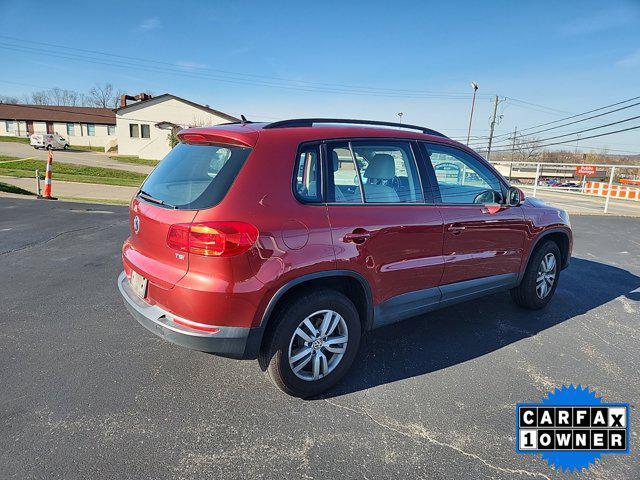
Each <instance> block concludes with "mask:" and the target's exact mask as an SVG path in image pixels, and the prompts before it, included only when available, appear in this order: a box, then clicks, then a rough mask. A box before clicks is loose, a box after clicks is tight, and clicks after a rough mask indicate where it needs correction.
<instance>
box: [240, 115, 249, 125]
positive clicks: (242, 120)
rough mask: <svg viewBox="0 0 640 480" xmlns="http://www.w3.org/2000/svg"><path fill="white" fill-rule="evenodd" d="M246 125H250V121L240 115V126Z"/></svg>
mask: <svg viewBox="0 0 640 480" xmlns="http://www.w3.org/2000/svg"><path fill="white" fill-rule="evenodd" d="M245 123H249V121H248V120H247V118H246V117H245V116H244V115H240V124H241V125H244V124H245Z"/></svg>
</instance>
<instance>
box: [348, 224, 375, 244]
mask: <svg viewBox="0 0 640 480" xmlns="http://www.w3.org/2000/svg"><path fill="white" fill-rule="evenodd" d="M369 237H371V232H367V231H366V230H364V229H361V228H356V229H355V230H354V231H353V232H351V233H347V234H345V236H344V237H343V240H344V241H345V242H347V243H356V244H361V243H364V242H366V241H367V239H368V238H369Z"/></svg>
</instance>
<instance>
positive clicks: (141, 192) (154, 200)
mask: <svg viewBox="0 0 640 480" xmlns="http://www.w3.org/2000/svg"><path fill="white" fill-rule="evenodd" d="M138 196H139V197H142V198H144V199H145V200H147V201H149V202H152V203H157V204H158V205H164V206H165V207H169V208H174V209H177V208H178V207H176V206H175V205H171V204H170V203H167V202H165V201H164V200H160V199H159V198H155V197H154V196H153V195H149V194H148V193H147V192H145V191H144V190H138Z"/></svg>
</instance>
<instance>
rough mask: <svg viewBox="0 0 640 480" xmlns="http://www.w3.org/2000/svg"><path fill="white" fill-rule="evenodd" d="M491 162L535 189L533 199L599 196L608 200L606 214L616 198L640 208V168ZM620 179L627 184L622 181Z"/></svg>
mask: <svg viewBox="0 0 640 480" xmlns="http://www.w3.org/2000/svg"><path fill="white" fill-rule="evenodd" d="M491 163H492V164H493V165H494V166H495V167H496V168H497V169H498V170H499V171H500V173H502V174H503V175H504V176H505V177H507V178H508V179H509V181H510V182H511V183H512V184H514V185H516V186H520V187H523V188H525V189H527V190H532V192H531V196H533V197H536V196H538V192H540V191H541V192H553V193H560V192H561V193H566V194H569V195H580V196H583V197H598V198H600V199H604V207H603V213H608V212H609V208H610V201H611V198H612V197H613V198H615V199H617V200H625V201H630V202H632V203H631V205H632V206H633V207H636V208H638V207H640V203H639V201H640V185H635V184H636V183H640V165H629V164H615V165H614V164H590V165H585V164H583V163H544V162H509V161H495V162H491ZM580 173H583V175H580ZM616 178H617V180H616ZM619 180H625V182H618V181H619ZM545 200H547V199H545ZM638 214H640V209H639V212H638Z"/></svg>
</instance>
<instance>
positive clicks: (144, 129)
mask: <svg viewBox="0 0 640 480" xmlns="http://www.w3.org/2000/svg"><path fill="white" fill-rule="evenodd" d="M140 136H141V137H142V138H150V136H151V135H150V131H149V125H145V124H142V125H140Z"/></svg>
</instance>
